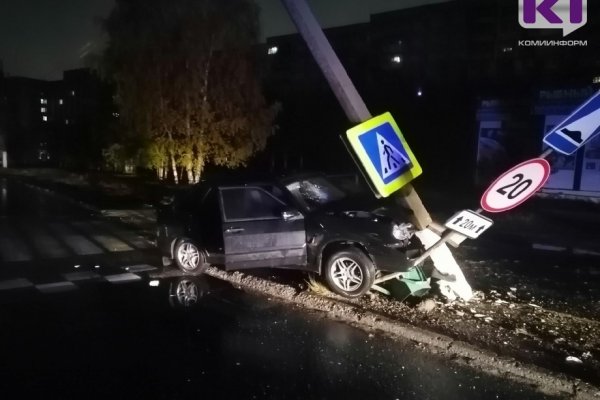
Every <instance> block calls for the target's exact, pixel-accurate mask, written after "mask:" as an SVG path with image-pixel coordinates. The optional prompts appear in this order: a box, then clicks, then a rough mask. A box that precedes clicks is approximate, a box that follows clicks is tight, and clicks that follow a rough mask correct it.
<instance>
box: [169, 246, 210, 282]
mask: <svg viewBox="0 0 600 400" xmlns="http://www.w3.org/2000/svg"><path fill="white" fill-rule="evenodd" d="M173 253H174V256H175V263H176V264H177V267H178V268H179V269H180V270H182V271H183V272H184V273H186V274H199V273H202V272H204V270H205V269H206V268H207V267H208V264H206V262H205V261H204V255H203V254H202V252H201V251H200V249H199V248H198V246H196V245H195V244H194V243H193V242H192V241H191V240H189V239H181V240H179V241H178V242H177V244H176V245H175V249H174V251H173Z"/></svg>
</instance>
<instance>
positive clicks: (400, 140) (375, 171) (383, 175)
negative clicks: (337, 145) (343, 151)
mask: <svg viewBox="0 0 600 400" xmlns="http://www.w3.org/2000/svg"><path fill="white" fill-rule="evenodd" d="M346 135H347V138H348V141H349V142H350V145H351V146H352V149H353V150H354V152H355V154H356V156H357V157H358V160H359V161H360V163H361V164H362V166H363V168H364V170H365V172H366V173H367V175H368V176H369V178H370V180H371V183H372V184H373V187H374V188H375V189H376V191H377V193H378V194H379V195H381V196H383V197H387V196H389V195H390V194H392V193H394V192H395V191H396V190H398V189H400V188H401V187H402V186H404V185H406V184H407V183H408V182H410V181H411V180H413V179H414V178H416V177H417V176H419V175H421V173H422V172H423V170H422V169H421V166H420V165H419V163H418V162H417V159H416V158H415V156H414V154H413V153H412V151H411V150H410V148H409V147H408V143H406V140H405V139H404V137H403V136H402V132H400V129H399V128H398V125H396V122H395V121H394V119H393V118H392V115H391V114H390V113H385V114H382V115H380V116H378V117H375V118H373V119H370V120H368V121H366V122H363V123H362V124H360V125H358V126H355V127H354V128H352V129H349V130H348V131H347V132H346Z"/></svg>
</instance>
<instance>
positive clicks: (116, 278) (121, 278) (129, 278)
mask: <svg viewBox="0 0 600 400" xmlns="http://www.w3.org/2000/svg"><path fill="white" fill-rule="evenodd" d="M104 279H106V280H107V281H109V282H110V283H126V282H134V281H141V280H142V277H141V276H139V275H136V274H132V273H130V272H126V273H124V274H115V275H106V276H105V277H104Z"/></svg>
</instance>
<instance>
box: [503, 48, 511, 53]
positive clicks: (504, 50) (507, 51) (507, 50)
mask: <svg viewBox="0 0 600 400" xmlns="http://www.w3.org/2000/svg"><path fill="white" fill-rule="evenodd" d="M511 51H513V48H512V47H504V48H503V49H502V52H503V53H510V52H511Z"/></svg>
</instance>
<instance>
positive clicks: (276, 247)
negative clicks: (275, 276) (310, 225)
mask: <svg viewBox="0 0 600 400" xmlns="http://www.w3.org/2000/svg"><path fill="white" fill-rule="evenodd" d="M219 191H220V200H221V212H222V219H223V224H222V228H223V242H224V247H225V268H226V269H227V270H232V269H246V268H256V267H301V268H302V267H305V266H306V231H305V229H304V218H303V217H302V215H301V214H300V213H295V212H293V213H292V214H294V217H292V218H285V219H284V217H283V212H284V211H288V213H287V215H288V216H289V215H291V214H290V213H289V211H290V210H289V206H287V205H286V204H285V203H283V202H282V201H281V200H279V199H277V198H275V197H274V196H272V195H271V194H270V193H268V192H266V191H265V190H264V189H262V188H260V187H246V186H244V187H222V188H220V189H219Z"/></svg>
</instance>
